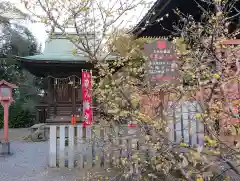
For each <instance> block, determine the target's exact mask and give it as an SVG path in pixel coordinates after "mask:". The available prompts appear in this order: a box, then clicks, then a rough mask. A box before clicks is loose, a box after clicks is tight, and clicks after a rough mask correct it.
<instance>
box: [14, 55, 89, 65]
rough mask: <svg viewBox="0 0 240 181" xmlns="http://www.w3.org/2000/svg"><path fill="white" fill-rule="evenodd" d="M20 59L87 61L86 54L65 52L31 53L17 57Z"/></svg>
mask: <svg viewBox="0 0 240 181" xmlns="http://www.w3.org/2000/svg"><path fill="white" fill-rule="evenodd" d="M18 58H19V59H21V60H22V61H29V62H31V61H35V62H42V61H44V62H59V63H61V62H79V61H82V62H85V61H87V59H88V58H87V57H86V56H82V55H67V54H57V55H56V54H48V55H44V54H39V55H33V56H26V57H18Z"/></svg>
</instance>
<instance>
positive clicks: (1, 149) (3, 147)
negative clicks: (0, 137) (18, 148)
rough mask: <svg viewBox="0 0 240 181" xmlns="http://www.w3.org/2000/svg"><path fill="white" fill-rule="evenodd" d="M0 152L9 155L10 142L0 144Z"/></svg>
mask: <svg viewBox="0 0 240 181" xmlns="http://www.w3.org/2000/svg"><path fill="white" fill-rule="evenodd" d="M0 154H1V155H11V152H10V142H8V143H1V144H0Z"/></svg>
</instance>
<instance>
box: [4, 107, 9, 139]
mask: <svg viewBox="0 0 240 181" xmlns="http://www.w3.org/2000/svg"><path fill="white" fill-rule="evenodd" d="M3 107H4V141H5V143H8V104H6V103H5V104H4V105H3Z"/></svg>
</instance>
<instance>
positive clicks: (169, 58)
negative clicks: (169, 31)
mask: <svg viewBox="0 0 240 181" xmlns="http://www.w3.org/2000/svg"><path fill="white" fill-rule="evenodd" d="M144 53H145V55H146V56H147V57H148V60H147V67H146V70H147V81H149V82H150V84H151V85H153V86H158V85H162V84H166V83H170V82H171V83H174V82H177V77H178V71H177V57H176V55H175V51H174V46H173V44H172V43H171V42H169V41H167V40H157V41H154V42H152V43H149V44H145V45H144Z"/></svg>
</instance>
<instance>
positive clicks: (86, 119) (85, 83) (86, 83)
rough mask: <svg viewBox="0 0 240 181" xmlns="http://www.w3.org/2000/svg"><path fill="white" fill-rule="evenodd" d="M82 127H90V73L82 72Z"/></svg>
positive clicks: (91, 116)
mask: <svg viewBox="0 0 240 181" xmlns="http://www.w3.org/2000/svg"><path fill="white" fill-rule="evenodd" d="M82 101H83V125H84V126H87V125H91V124H92V121H93V120H92V119H93V113H92V73H91V72H89V71H86V70H82Z"/></svg>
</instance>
